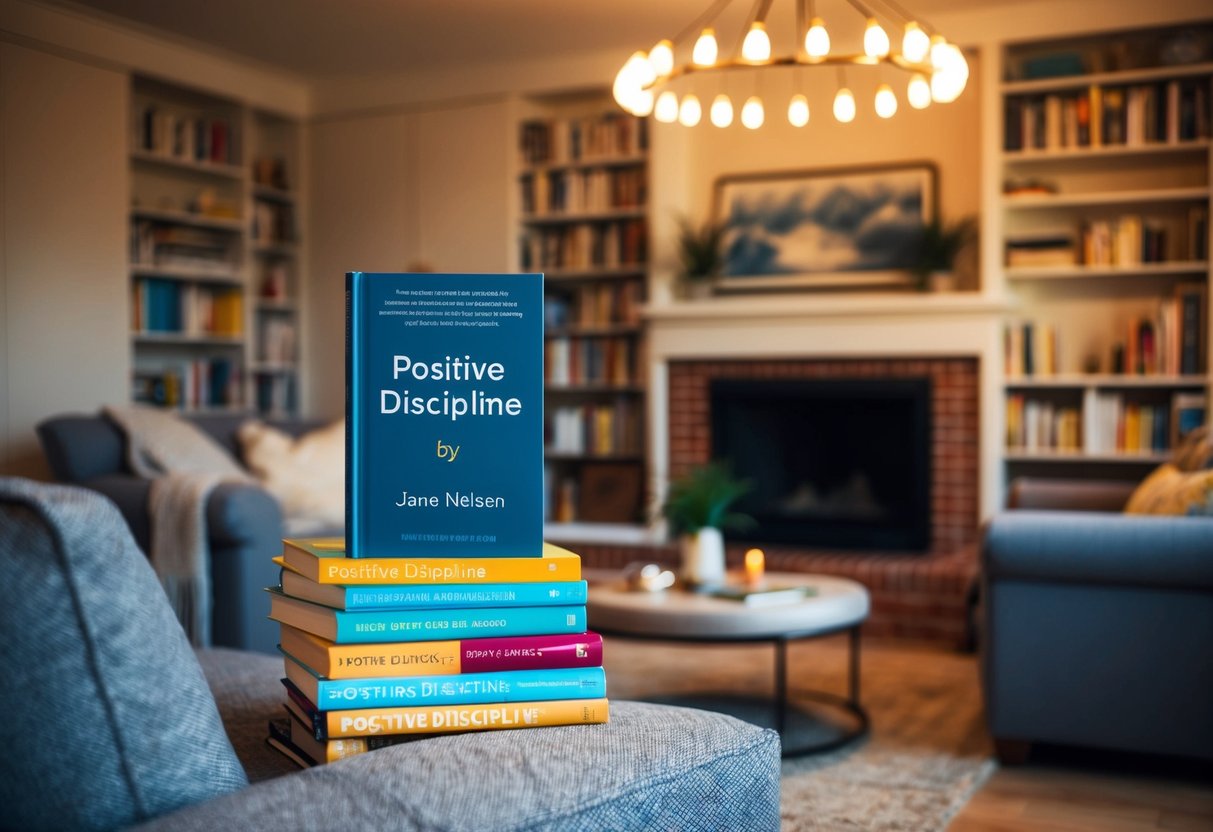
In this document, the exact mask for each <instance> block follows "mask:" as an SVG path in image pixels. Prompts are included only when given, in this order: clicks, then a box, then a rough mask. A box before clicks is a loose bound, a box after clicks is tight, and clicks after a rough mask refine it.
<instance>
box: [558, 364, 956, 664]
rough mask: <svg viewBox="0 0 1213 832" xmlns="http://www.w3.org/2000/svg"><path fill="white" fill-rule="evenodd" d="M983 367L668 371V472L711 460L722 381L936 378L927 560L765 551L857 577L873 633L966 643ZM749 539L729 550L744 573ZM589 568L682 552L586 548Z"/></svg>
mask: <svg viewBox="0 0 1213 832" xmlns="http://www.w3.org/2000/svg"><path fill="white" fill-rule="evenodd" d="M978 370H979V368H978V361H977V359H976V358H888V359H871V358H864V359H853V360H838V359H828V360H816V359H791V360H789V359H780V360H748V359H747V360H737V361H734V360H730V361H717V360H710V361H671V362H670V363H669V376H668V377H669V454H670V458H669V471H670V476H671V477H678V476H680V475H681V474H683V473H685V472H686V471H687V470H689V469H690V468H692V467H693V466H695V465H699V464H702V463H704V462H706V461H707V460H708V457H709V454H710V449H711V428H710V414H709V387H710V384H711V382H712V381H713V380H716V379H745V380H753V379H790V380H795V379H842V378H862V379H879V378H889V379H904V378H923V377H927V378H930V380H931V420H932V426H931V430H932V434H933V436H932V439H931V519H930V529H931V544H930V548H929V550H928V551H927V552H925V553H905V552H879V551H829V550H822V549H815V548H807V547H798V546H794V545H783V544H779V545H772V544H764V545H763V549H764V550H765V552H766V555H767V568H768V569H770V570H773V571H788V572H818V573H823V574H828V575H839V576H843V577H847V578H852V579H854V580H857V581H859V582H860V583H862V584H864V585H865V586H867V587H868V590H869V591H870V592H871V595H872V614H871V617H870V619H869V620H868V623H867V625H865V632H868V633H870V634H873V635H892V636H899V637H907V638H918V639H927V640H931V641H937V642H942V643H947V644H950V645H954V646H961V645H963V644H965V643H966V640H967V637H968V626H969V607H970V602H971V593H972V591H973V587H974V585H975V581H976V576H977V539H978V527H977V517H978V506H977V493H978V415H977V414H978V396H977V390H978ZM746 548H748V546H747V544H746V542H745V541H744V540H737V541H736V542H731V543H730V545H729V549H728V557H729V563H730V566H732V567H737V566H738V565H739V563H740V558H741V553H742V552H743V551H744V550H745V549H746ZM580 550H581V551H582V553H583V556H584V557H585V558H586V565H587V566H592V567H621V566H624V565H626V564H627V563H630V562H632V561H636V560H653V561H660V562H665V563H669V564H676V563H677V560H678V553H677V548H676V547H675V546H673V545H665V546H657V547H652V546H649V547H632V546H606V545H587V546H581V547H580Z"/></svg>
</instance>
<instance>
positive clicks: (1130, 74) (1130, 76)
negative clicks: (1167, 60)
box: [1001, 63, 1213, 95]
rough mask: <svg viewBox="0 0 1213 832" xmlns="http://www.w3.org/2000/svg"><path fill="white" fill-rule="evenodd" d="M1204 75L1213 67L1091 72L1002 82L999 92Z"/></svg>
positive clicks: (1140, 82) (1204, 65)
mask: <svg viewBox="0 0 1213 832" xmlns="http://www.w3.org/2000/svg"><path fill="white" fill-rule="evenodd" d="M1207 75H1213V63H1200V64H1188V65H1186V66H1160V67H1149V68H1146V69H1130V70H1121V71H1117V72H1092V73H1088V74H1085V75H1067V76H1065V77H1062V78H1042V79H1039V80H1032V81H1006V82H1003V84H1002V87H1001V89H1002V94H1003V95H1027V94H1031V93H1046V92H1059V91H1063V90H1079V89H1085V88H1087V87H1091V86H1103V85H1108V86H1120V85H1126V84H1150V83H1156V82H1158V81H1169V80H1171V79H1173V78H1200V77H1202V76H1207Z"/></svg>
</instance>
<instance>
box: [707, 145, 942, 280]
mask: <svg viewBox="0 0 1213 832" xmlns="http://www.w3.org/2000/svg"><path fill="white" fill-rule="evenodd" d="M936 187H937V179H936V170H935V167H934V165H932V164H929V163H913V164H909V165H905V164H901V165H896V166H887V167H864V168H835V169H832V170H816V171H799V172H793V173H776V174H757V175H755V174H747V175H737V176H724V177H721V178H720V179H718V180H717V181H716V192H715V216H716V218H717V219H718V220H722V221H724V222H725V223H726V225H727V231H726V233H725V266H724V274H723V278H722V280H721V281H720V284H719V285H720V288H722V289H735V290H744V289H777V288H798V287H848V286H850V287H857V286H871V285H881V284H896V285H909V284H910V282H911V278H910V273H909V270H910V268H911V267H912V266H913V265H914V263H913V259H914V245H915V240H916V239H917V235H918V234H919V232H920V230H921V228H922V226H923V224H924V223H925V222H928V221H929V220H930V219H931V218H932V217H933V216H934V213H933V212H934V211H935V203H936V198H935V195H936Z"/></svg>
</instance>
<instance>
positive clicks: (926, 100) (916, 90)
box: [906, 72, 931, 110]
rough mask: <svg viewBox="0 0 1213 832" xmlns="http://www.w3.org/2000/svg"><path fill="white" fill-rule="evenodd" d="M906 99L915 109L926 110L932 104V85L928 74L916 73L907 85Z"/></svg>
mask: <svg viewBox="0 0 1213 832" xmlns="http://www.w3.org/2000/svg"><path fill="white" fill-rule="evenodd" d="M906 100H907V101H909V102H910V106H911V107H913V108H914V109H915V110H925V109H926V108H927V107H929V106H931V85H930V83H929V82H928V81H927V76H925V75H923V74H922V73H921V72H916V73H914V77H912V78H911V79H910V83H909V86H907V87H906Z"/></svg>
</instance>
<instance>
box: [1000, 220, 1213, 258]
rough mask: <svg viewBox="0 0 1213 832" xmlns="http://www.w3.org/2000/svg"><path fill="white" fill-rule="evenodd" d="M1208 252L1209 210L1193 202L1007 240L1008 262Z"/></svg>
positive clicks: (1201, 254) (1205, 255) (1201, 255)
mask: <svg viewBox="0 0 1213 832" xmlns="http://www.w3.org/2000/svg"><path fill="white" fill-rule="evenodd" d="M1208 256H1209V212H1208V209H1207V208H1206V207H1205V206H1193V207H1191V208H1189V209H1188V211H1187V212H1186V214H1185V215H1184V216H1174V215H1173V216H1165V217H1164V216H1157V217H1143V216H1141V215H1140V214H1126V215H1124V216H1121V217H1119V218H1117V219H1101V220H1088V221H1086V222H1083V223H1082V224H1081V226H1079V228H1078V234H1077V238H1076V237H1075V235H1074V234H1073V233H1072V232H1071V231H1070V230H1068V229H1062V230H1058V231H1053V232H1038V233H1036V234H1032V235H1027V236H1021V237H1012V238H1010V239H1008V240H1007V243H1006V263H1007V265H1008V266H1011V267H1019V268H1033V267H1048V266H1072V265H1085V266H1137V265H1141V264H1142V263H1168V262H1178V261H1201V260H1205V259H1207V258H1208Z"/></svg>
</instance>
